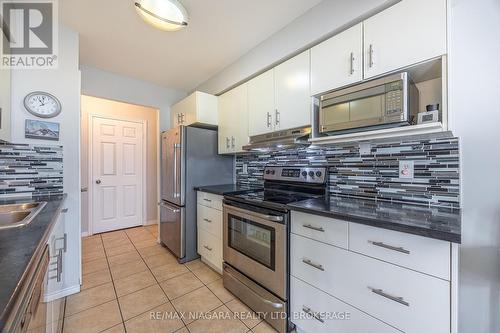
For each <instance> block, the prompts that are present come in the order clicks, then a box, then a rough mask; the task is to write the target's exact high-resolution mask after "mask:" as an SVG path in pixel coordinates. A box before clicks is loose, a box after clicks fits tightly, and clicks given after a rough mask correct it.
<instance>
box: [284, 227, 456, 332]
mask: <svg viewBox="0 0 500 333" xmlns="http://www.w3.org/2000/svg"><path fill="white" fill-rule="evenodd" d="M291 274H292V276H295V277H298V278H300V279H301V280H304V281H306V282H307V283H309V284H311V285H313V286H316V287H317V288H319V289H321V290H324V291H325V292H327V293H329V294H331V295H333V296H335V297H337V298H339V299H341V300H342V301H345V302H346V303H348V304H351V305H352V306H354V307H356V308H358V309H360V310H362V311H364V312H366V313H368V314H370V315H372V316H373V317H375V318H378V319H380V320H382V321H384V322H385V323H388V324H390V325H391V326H394V327H396V328H398V329H400V330H403V331H405V332H408V333H410V332H415V333H417V332H436V333H438V332H449V331H450V284H449V282H447V281H444V280H442V279H438V278H435V277H432V276H429V275H425V274H422V273H418V272H415V271H412V270H409V269H406V268H402V267H399V266H395V265H392V264H389V263H386V262H383V261H380V260H376V259H373V258H369V257H367V256H364V255H361V254H357V253H354V252H350V251H345V250H342V249H339V248H336V247H333V246H330V245H327V244H323V243H320V242H316V241H313V240H311V239H308V238H305V237H302V236H298V235H293V234H292V237H291ZM424 319H425V320H424Z"/></svg>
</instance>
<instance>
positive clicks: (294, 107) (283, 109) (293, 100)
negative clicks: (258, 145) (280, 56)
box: [274, 50, 311, 130]
mask: <svg viewBox="0 0 500 333" xmlns="http://www.w3.org/2000/svg"><path fill="white" fill-rule="evenodd" d="M310 74H311V71H310V51H309V50H307V51H305V52H302V53H301V54H299V55H297V56H295V57H293V58H291V59H289V60H287V61H285V62H284V63H282V64H280V65H278V66H276V67H275V68H274V87H275V109H276V110H275V117H274V128H275V130H285V129H290V128H296V127H302V126H307V125H310V124H311V97H310V96H311V93H310V91H311V89H310Z"/></svg>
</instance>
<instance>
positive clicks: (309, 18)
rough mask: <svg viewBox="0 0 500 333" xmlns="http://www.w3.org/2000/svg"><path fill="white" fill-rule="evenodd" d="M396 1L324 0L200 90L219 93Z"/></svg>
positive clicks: (396, 0)
mask: <svg viewBox="0 0 500 333" xmlns="http://www.w3.org/2000/svg"><path fill="white" fill-rule="evenodd" d="M396 2H398V0H356V1H352V0H335V1H334V0H324V1H322V2H320V3H319V4H318V5H317V6H315V7H313V8H311V9H310V10H309V11H308V12H306V13H305V14H304V15H302V16H300V17H298V18H297V19H295V20H294V21H293V22H291V23H290V24H289V25H287V26H286V27H285V28H283V29H281V30H280V31H278V32H277V33H275V34H274V35H272V36H271V37H269V38H268V39H266V40H265V41H263V42H262V43H261V44H259V45H258V46H257V47H255V48H253V49H252V50H251V51H250V52H248V53H247V54H245V55H244V56H242V57H241V58H240V59H238V60H237V61H236V62H235V63H233V64H231V65H230V66H228V67H226V68H225V69H224V70H222V71H221V72H219V73H218V74H217V75H215V76H213V77H212V78H210V79H209V80H207V81H206V82H204V83H202V84H201V85H199V86H198V87H197V88H196V90H200V91H204V92H207V93H210V94H219V93H221V92H222V91H224V90H227V89H228V88H230V87H232V86H234V85H236V84H237V83H238V82H241V81H243V80H245V79H247V78H248V77H250V76H253V75H254V74H255V73H258V72H261V71H263V70H264V69H267V68H270V67H272V66H273V65H274V64H276V63H278V62H281V61H282V60H283V59H286V58H289V57H290V56H291V55H293V54H297V53H299V52H300V51H302V50H304V49H307V48H309V47H310V46H312V45H315V44H317V43H318V42H320V41H322V40H324V39H326V38H327V37H329V36H332V35H334V34H336V33H338V32H340V31H342V30H344V29H345V28H346V27H348V26H350V25H352V24H353V23H354V22H359V21H360V20H361V19H362V18H364V17H366V16H370V15H372V14H373V13H374V12H376V11H380V10H381V9H383V8H386V7H388V6H389V5H391V4H394V3H396ZM242 38H244V37H242Z"/></svg>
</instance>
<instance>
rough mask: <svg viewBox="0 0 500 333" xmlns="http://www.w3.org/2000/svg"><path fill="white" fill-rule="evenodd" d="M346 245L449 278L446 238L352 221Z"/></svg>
mask: <svg viewBox="0 0 500 333" xmlns="http://www.w3.org/2000/svg"><path fill="white" fill-rule="evenodd" d="M349 249H350V250H351V251H355V252H359V253H362V254H365V255H367V256H370V257H373V258H377V259H380V260H384V261H387V262H390V263H393V264H396V265H399V266H403V267H407V268H410V269H414V270H416V271H419V272H423V273H426V274H430V275H434V276H437V277H439V278H442V279H445V280H448V281H449V280H450V256H451V245H450V243H449V242H445V241H440V240H436V239H431V238H425V237H421V236H416V235H410V234H405V233H402V232H397V231H392V230H386V229H380V228H375V227H369V226H365V225H361V224H355V223H351V225H350V227H349Z"/></svg>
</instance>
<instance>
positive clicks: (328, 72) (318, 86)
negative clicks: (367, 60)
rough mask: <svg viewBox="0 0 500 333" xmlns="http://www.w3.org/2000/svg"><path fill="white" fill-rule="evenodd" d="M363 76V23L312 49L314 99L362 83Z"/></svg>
mask: <svg viewBox="0 0 500 333" xmlns="http://www.w3.org/2000/svg"><path fill="white" fill-rule="evenodd" d="M362 73H363V25H362V23H359V24H357V25H355V26H354V27H352V28H350V29H347V30H346V31H344V32H341V33H340V34H338V35H335V36H333V37H332V38H330V39H328V40H326V41H324V42H323V43H321V44H318V45H316V46H315V47H313V48H312V49H311V95H316V94H319V93H323V92H326V91H329V90H333V89H336V88H339V87H342V86H345V85H348V84H352V83H355V82H358V81H361V80H362V79H363V74H362Z"/></svg>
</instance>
